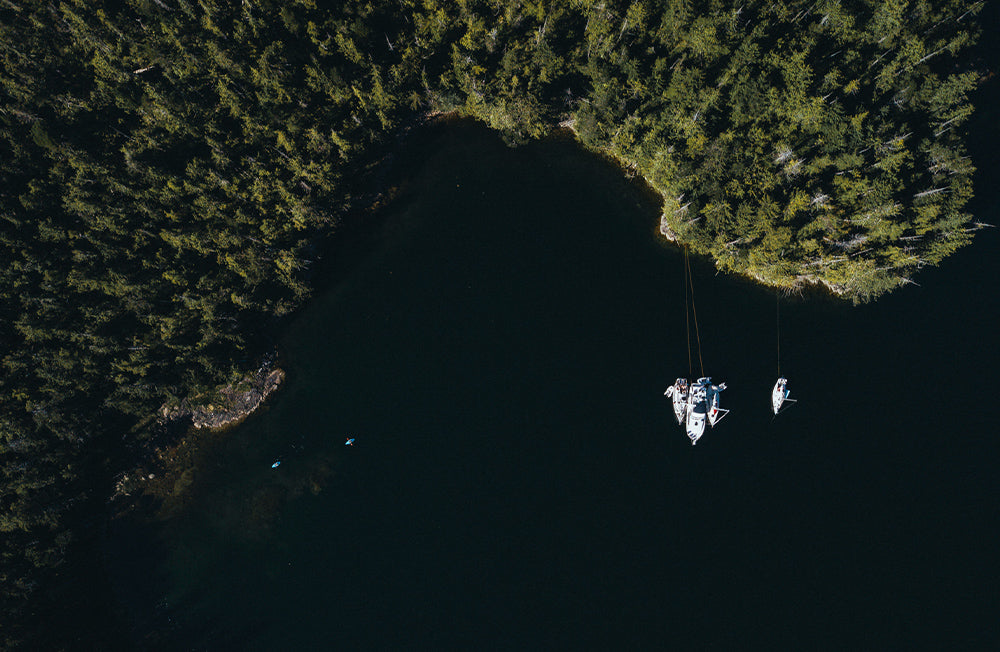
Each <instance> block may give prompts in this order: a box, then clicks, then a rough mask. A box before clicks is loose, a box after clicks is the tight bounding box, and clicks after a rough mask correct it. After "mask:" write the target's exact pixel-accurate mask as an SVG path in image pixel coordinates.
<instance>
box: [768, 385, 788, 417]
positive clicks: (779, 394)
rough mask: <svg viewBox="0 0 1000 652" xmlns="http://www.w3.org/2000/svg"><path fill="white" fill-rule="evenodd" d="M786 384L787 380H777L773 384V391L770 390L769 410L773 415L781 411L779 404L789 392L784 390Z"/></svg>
mask: <svg viewBox="0 0 1000 652" xmlns="http://www.w3.org/2000/svg"><path fill="white" fill-rule="evenodd" d="M787 382H788V380H787V379H785V378H779V379H778V382H776V383H774V389H772V390H771V410H773V411H774V413H775V414H777V413H778V412H779V411H780V410H781V404H782V403H784V402H785V399H787V398H788V394H789V391H788V390H787V389H786V388H785V384H786V383H787Z"/></svg>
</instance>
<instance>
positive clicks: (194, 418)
mask: <svg viewBox="0 0 1000 652" xmlns="http://www.w3.org/2000/svg"><path fill="white" fill-rule="evenodd" d="M284 379H285V372H284V371H282V370H281V369H272V368H269V367H268V368H263V367H262V368H261V369H260V370H258V371H257V372H256V373H255V374H253V375H252V376H250V377H249V378H247V379H245V380H244V381H243V382H241V383H239V384H238V385H227V386H226V387H223V388H222V389H221V390H219V398H218V399H217V400H216V402H214V403H208V404H205V405H196V406H191V405H190V403H189V402H188V401H187V400H185V401H182V402H181V404H180V405H178V406H175V407H173V408H168V407H167V406H165V405H164V406H163V407H162V408H160V416H161V417H162V418H163V419H164V420H168V421H174V420H177V419H184V418H188V417H190V419H191V422H192V424H193V425H194V427H195V428H210V429H213V430H214V429H217V428H224V427H226V426H232V425H235V424H237V423H239V422H240V421H242V420H243V419H245V418H247V417H248V416H249V415H250V414H252V413H253V412H254V411H255V410H256V409H257V408H258V407H260V404H261V403H263V402H264V399H265V398H267V397H268V395H270V394H271V392H273V391H274V390H276V389H277V388H278V386H279V385H280V384H281V381H283V380H284Z"/></svg>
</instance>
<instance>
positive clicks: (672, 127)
mask: <svg viewBox="0 0 1000 652" xmlns="http://www.w3.org/2000/svg"><path fill="white" fill-rule="evenodd" d="M982 4H983V3H982V2H968V1H963V2H958V1H954V0H941V1H935V2H930V1H929V0H917V1H906V0H809V1H792V2H784V3H772V2H759V1H753V0H741V1H739V2H728V1H722V0H715V1H712V0H709V1H705V2H689V1H685V0H635V1H631V2H629V1H618V0H600V1H595V0H563V1H561V2H558V1H541V0H524V1H518V0H458V1H457V2H445V1H439V0H394V1H393V2H383V1H381V0H368V1H361V0H346V1H344V2H337V3H330V4H329V6H327V5H326V4H325V3H322V2H319V1H314V0H243V1H242V2H225V1H223V0H54V1H53V2H45V3H36V2H26V1H19V0H3V1H0V93H2V100H0V250H2V256H3V261H4V265H2V266H0V274H2V282H0V292H2V301H3V303H2V313H0V341H2V350H0V355H2V363H3V374H2V381H0V383H2V384H0V469H2V473H3V480H2V486H0V532H2V533H3V536H2V538H3V541H4V544H3V548H2V555H3V560H2V569H3V570H2V577H0V579H2V580H3V584H4V586H5V596H6V598H8V599H9V600H12V601H17V600H20V599H21V598H23V597H24V596H25V595H27V594H29V593H31V591H32V590H33V589H34V587H35V586H36V579H35V578H36V577H38V574H37V573H36V572H35V571H34V569H35V568H48V567H54V566H57V565H58V564H59V563H60V560H61V559H62V555H63V551H64V549H65V548H66V546H67V545H69V542H70V541H71V540H72V525H71V523H72V518H71V517H72V514H73V513H74V509H78V508H79V506H80V505H81V504H85V503H86V502H87V500H89V499H91V498H93V496H91V495H90V493H89V492H92V489H87V487H93V486H94V482H93V481H92V479H90V478H91V477H92V476H93V475H94V474H100V473H106V472H107V469H106V468H105V467H104V466H102V463H101V462H100V461H99V458H100V454H99V453H97V452H96V451H98V449H99V448H100V447H101V446H103V445H105V444H102V443H100V442H102V441H103V440H102V435H106V434H108V433H109V432H110V433H113V434H114V441H116V442H117V441H118V440H119V439H120V438H121V432H127V431H128V430H129V428H130V427H131V426H133V425H134V424H136V423H138V422H140V421H142V419H144V418H145V417H148V416H149V415H150V414H152V413H153V412H154V411H155V410H156V409H157V408H158V406H160V405H162V404H163V403H164V402H165V401H178V400H180V399H181V398H184V397H186V396H190V395H191V394H192V393H193V392H196V391H203V390H204V389H205V388H211V387H214V386H217V385H219V384H220V383H224V382H227V381H231V380H232V379H233V378H237V377H239V376H240V375H241V374H245V373H246V371H247V370H248V369H252V368H253V367H254V365H255V364H256V363H257V360H258V358H259V356H260V354H261V353H262V351H263V350H264V348H265V343H264V342H265V341H266V337H267V335H266V334H267V333H268V332H269V331H270V329H272V328H273V326H274V324H275V323H277V321H279V320H280V319H281V318H282V317H283V316H285V315H288V314H289V313H290V312H291V311H293V310H294V309H295V308H296V307H297V306H299V305H301V304H302V302H303V301H304V300H305V299H306V298H307V297H308V296H309V292H310V277H309V272H310V266H311V265H313V264H314V263H315V261H316V259H317V257H318V256H319V255H320V254H321V253H322V251H321V243H322V242H323V241H324V238H325V237H326V236H327V235H328V234H330V233H332V232H334V231H335V230H336V228H337V225H338V222H339V221H340V220H341V219H342V218H343V216H344V215H345V214H347V212H348V211H350V210H351V209H356V208H358V207H361V206H363V204H364V203H365V202H366V201H367V200H368V198H366V196H365V195H364V193H363V192H361V191H360V190H359V188H361V187H362V186H361V184H360V182H361V181H362V180H363V179H364V178H365V175H366V174H369V173H370V172H371V171H372V170H374V169H377V166H378V161H379V160H380V158H381V157H382V156H384V154H385V152H387V151H389V150H390V149H391V147H392V144H393V142H394V138H395V137H396V136H397V135H398V134H399V133H400V132H401V130H403V129H404V128H405V127H407V126H409V125H412V124H414V123H415V122H416V121H418V120H419V119H420V118H421V116H425V115H427V114H428V113H429V112H438V111H455V112H458V113H459V114H461V115H466V116H471V117H474V118H477V119H479V120H482V121H483V122H485V123H486V124H488V125H489V126H491V127H493V128H495V129H497V130H499V131H500V132H502V133H503V135H504V136H505V138H506V139H507V140H508V141H509V142H511V143H518V142H523V141H525V140H528V139H532V138H538V137H541V136H544V135H545V134H546V133H549V132H550V131H551V130H552V129H554V128H556V126H557V125H560V124H562V125H564V126H571V127H572V129H573V130H574V131H575V132H576V134H577V135H578V137H579V138H580V140H581V141H582V142H583V143H585V144H586V145H587V146H588V147H590V148H592V149H594V150H596V151H599V152H602V153H606V154H608V155H610V156H612V157H614V158H615V159H617V160H619V161H620V162H621V163H622V164H623V165H625V166H627V167H628V168H631V169H632V170H634V171H635V172H637V173H638V174H640V175H641V176H642V177H643V178H645V179H646V180H647V181H648V183H649V184H650V185H651V186H652V187H653V188H654V189H655V190H656V191H657V192H659V193H660V194H661V195H662V197H663V211H662V219H661V225H660V228H661V231H662V232H663V233H664V234H665V235H666V236H667V237H669V238H671V239H674V240H676V241H677V242H678V243H681V244H683V245H686V246H689V247H690V248H691V249H692V250H693V251H695V252H697V253H701V254H704V255H708V256H711V257H712V258H713V259H714V260H715V261H716V264H717V265H718V266H719V267H720V268H721V269H723V270H726V271H730V272H734V273H738V274H745V275H749V276H752V277H754V278H756V279H758V280H760V281H761V282H764V283H767V284H770V285H774V286H779V287H799V286H802V285H804V284H810V283H818V284H824V285H826V286H827V287H828V288H830V289H831V290H832V291H834V292H835V293H837V294H839V295H842V296H844V297H846V298H848V299H851V300H854V301H864V300H868V299H871V298H874V297H877V296H879V295H880V294H882V293H884V292H886V291H889V290H891V289H893V288H895V287H898V286H900V285H903V284H906V283H908V282H911V279H912V276H913V274H914V273H915V272H916V271H917V270H919V269H920V268H922V267H924V266H927V265H933V264H935V263H937V262H939V261H940V260H942V259H943V258H944V257H945V256H947V255H948V254H950V253H952V252H953V251H955V250H956V249H957V248H959V247H961V246H962V245H964V244H967V243H968V242H969V241H970V239H971V233H972V231H974V230H975V229H976V228H977V226H978V225H977V224H976V223H975V222H974V220H973V218H972V216H971V215H969V214H968V213H966V212H965V206H966V204H967V202H968V201H969V199H970V197H971V187H972V185H971V179H972V173H973V171H974V170H973V166H972V163H971V161H970V160H969V158H968V156H967V155H966V153H965V149H964V145H963V140H964V138H965V132H964V129H963V127H964V124H965V123H966V121H967V120H968V118H969V116H970V114H971V111H972V107H971V105H970V103H969V99H968V97H969V93H970V92H971V91H972V90H973V89H974V88H975V87H976V86H977V84H978V82H979V80H980V78H981V76H982V73H981V71H979V70H977V69H976V68H975V67H974V66H973V65H972V63H971V59H970V57H969V56H968V48H969V46H970V45H972V44H973V42H974V40H975V38H976V36H977V34H978V28H977V26H976V24H975V17H976V15H977V13H978V12H979V10H980V8H981V7H982ZM116 445H117V444H116ZM8 604H12V602H11V603H8Z"/></svg>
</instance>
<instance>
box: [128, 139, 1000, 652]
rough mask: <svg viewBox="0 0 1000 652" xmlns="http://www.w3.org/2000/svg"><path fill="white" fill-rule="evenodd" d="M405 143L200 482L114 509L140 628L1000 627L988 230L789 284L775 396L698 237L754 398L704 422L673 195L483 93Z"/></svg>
mask: <svg viewBox="0 0 1000 652" xmlns="http://www.w3.org/2000/svg"><path fill="white" fill-rule="evenodd" d="M399 167H400V168H401V169H402V170H403V176H404V177H405V178H406V183H405V184H404V185H403V192H402V193H401V195H400V197H399V198H398V199H397V200H396V201H395V202H394V203H393V204H392V205H391V206H390V207H389V208H388V209H387V210H388V214H387V216H386V218H385V220H384V222H383V225H382V227H381V231H380V233H379V235H378V237H377V238H376V239H375V240H374V241H368V242H366V243H364V244H363V245H359V246H358V248H357V251H360V252H361V253H357V255H356V256H355V258H356V259H355V260H352V262H351V263H350V264H349V265H345V266H344V267H343V268H342V269H339V270H336V271H335V272H331V273H332V274H333V276H334V278H333V280H332V281H331V283H330V287H329V288H328V289H327V290H325V291H324V293H323V294H322V295H321V296H319V297H317V299H316V300H315V301H314V303H313V304H312V305H311V307H310V308H309V309H308V310H307V311H306V312H305V313H304V314H302V315H301V317H300V318H299V319H298V320H297V322H296V323H295V324H294V325H293V327H292V328H291V329H290V332H289V333H288V335H287V337H286V338H285V340H284V342H283V345H282V357H283V361H284V366H285V367H286V368H287V370H288V374H289V377H288V382H287V385H286V387H285V388H284V389H283V390H282V391H281V392H280V393H279V394H277V395H276V396H275V398H274V399H273V400H272V401H271V402H270V403H269V405H268V406H267V408H266V409H265V410H264V411H263V412H262V413H261V414H259V415H255V416H254V417H253V418H252V419H251V420H250V421H249V422H247V423H246V424H245V425H243V426H241V427H240V428H238V429H236V430H235V431H234V432H232V433H231V434H230V435H229V436H228V437H227V438H226V439H225V441H224V442H223V443H222V444H220V445H219V446H218V447H217V449H215V450H214V451H213V452H212V454H211V458H210V460H209V462H208V463H207V464H206V467H205V468H204V469H202V470H201V472H200V474H199V475H198V477H197V479H196V481H195V484H194V486H193V488H192V499H191V503H190V505H189V507H188V508H187V510H186V511H184V512H183V513H182V514H180V515H177V516H175V517H174V518H172V519H171V520H169V521H167V522H166V523H164V524H163V526H162V527H161V528H159V529H157V530H156V531H148V530H144V529H141V528H138V527H134V526H132V525H130V524H128V523H122V524H119V525H118V526H116V527H117V528H118V529H117V532H116V542H115V543H114V544H112V545H114V546H117V547H116V548H115V549H114V551H113V553H112V555H111V558H112V559H114V560H115V561H114V562H112V566H114V567H115V570H114V572H115V573H116V575H117V576H118V586H119V589H118V591H119V597H120V599H121V601H122V603H123V606H122V609H123V611H124V612H125V613H126V614H127V620H128V621H129V622H130V623H131V625H130V627H131V631H132V637H133V639H134V640H135V641H136V645H137V647H150V646H152V647H156V646H159V647H164V648H176V649H212V650H217V649H240V650H244V649H259V650H273V649H456V648H461V649H477V648H486V649H524V648H527V649H567V648H579V647H583V648H588V649H595V648H596V649H634V648H651V647H663V646H666V645H668V644H671V643H675V644H680V645H681V646H683V647H691V646H697V647H702V646H704V647H712V646H727V647H739V648H743V647H747V646H749V645H750V644H751V643H756V642H768V643H771V644H774V645H775V646H781V647H785V648H787V647H789V646H794V647H798V648H815V647H820V648H843V646H845V645H851V646H854V647H861V648H875V647H878V648H883V647H886V646H888V647H890V648H897V647H906V646H912V645H915V644H918V643H920V642H924V641H927V640H929V639H934V640H940V641H950V642H953V643H955V644H956V645H957V646H958V647H963V646H970V647H979V646H983V645H985V644H987V643H988V642H991V641H996V640H997V631H996V629H995V628H996V625H995V618H993V616H995V613H996V608H997V606H998V600H997V591H996V576H995V574H994V572H993V570H992V566H991V563H990V562H991V560H992V559H994V557H995V552H994V548H995V541H996V534H997V498H996V489H995V482H994V479H993V469H994V467H995V463H996V461H997V458H998V451H1000V444H998V442H997V437H996V430H997V429H996V427H995V426H994V425H993V423H994V420H995V416H994V415H993V414H992V408H993V406H994V404H995V401H994V400H993V398H992V395H993V392H992V391H991V389H990V387H989V383H990V382H991V379H992V378H993V376H994V373H993V372H995V370H996V369H997V366H998V365H997V363H998V357H1000V355H998V352H997V347H996V344H995V336H994V331H995V319H996V315H997V314H998V313H1000V305H998V303H1000V301H998V295H997V292H996V291H995V289H994V288H993V286H992V283H993V280H994V279H996V278H997V277H998V272H1000V269H998V267H1000V263H998V257H997V255H996V254H997V249H998V237H997V233H996V232H994V231H989V232H985V233H984V234H982V235H981V237H979V238H978V240H977V242H976V244H975V245H973V246H972V247H971V248H969V249H967V250H965V251H963V252H961V253H960V254H958V255H956V256H955V257H954V258H953V259H950V260H949V261H947V262H946V263H945V265H944V266H943V267H942V268H940V269H933V270H926V271H925V272H924V273H923V274H922V275H921V276H920V277H919V278H918V281H919V282H920V284H921V286H920V287H910V288H907V289H905V290H903V291H901V292H897V293H895V294H894V295H892V296H890V297H888V298H886V299H884V300H882V301H880V302H878V303H877V304H876V305H872V306H864V307H859V308H855V307H851V306H849V305H844V304H842V303H838V302H835V301H833V300H830V299H828V298H824V297H822V296H806V297H803V298H792V299H787V300H783V301H782V304H781V331H782V342H781V350H782V360H781V363H782V372H783V373H784V374H785V375H787V376H788V378H789V379H790V385H789V387H790V389H791V390H792V392H793V397H797V398H798V399H799V401H800V402H799V403H798V404H797V405H795V406H794V407H793V408H792V409H790V410H788V411H787V412H786V413H784V414H782V415H781V416H780V417H778V418H777V419H772V416H771V414H770V412H769V405H768V400H769V393H770V389H771V386H772V385H773V383H774V379H775V373H776V350H775V349H776V346H775V339H776V338H775V327H776V321H775V295H774V293H773V292H769V291H767V290H764V289H762V288H759V287H757V286H755V285H752V284H750V283H747V282H744V281H741V280H737V279H732V278H728V277H725V276H721V275H716V274H715V272H714V270H713V269H712V268H711V267H710V266H709V265H708V264H707V263H705V262H704V261H698V260H694V261H693V265H694V286H695V290H696V297H695V298H696V302H697V309H698V316H699V321H700V327H701V328H700V331H701V339H702V345H703V358H704V362H705V373H707V374H709V375H711V376H712V377H713V378H714V379H715V380H716V381H725V382H727V384H728V385H729V387H730V389H729V390H728V391H726V392H725V393H724V394H723V399H724V406H725V407H729V408H731V409H732V413H731V414H730V415H729V417H728V418H727V419H725V420H724V421H723V422H722V423H721V424H720V425H719V426H718V427H717V428H716V429H715V430H712V431H710V432H708V433H707V434H706V436H705V437H704V438H703V439H702V441H701V443H699V445H698V446H697V447H692V446H690V444H689V443H688V442H687V439H686V437H685V436H684V433H683V431H682V430H681V429H680V428H679V427H677V426H676V425H675V424H674V422H673V418H672V415H671V412H670V406H669V403H668V401H667V399H666V398H665V397H663V396H662V393H663V391H664V389H665V388H666V387H667V385H669V384H670V383H671V382H672V381H673V379H674V377H676V376H678V375H689V374H688V357H687V349H686V341H685V330H684V329H685V322H684V292H683V285H682V279H683V276H682V260H681V257H680V255H679V252H678V251H677V250H676V249H674V248H672V247H670V246H668V245H666V244H664V243H662V242H661V241H660V240H659V238H658V237H657V235H656V233H655V228H656V224H657V215H658V204H657V202H656V201H655V198H652V197H650V196H649V195H648V193H647V192H646V191H644V190H643V188H641V187H640V186H638V185H637V184H634V183H631V182H629V181H627V180H625V179H623V178H622V175H621V172H620V171H619V170H617V169H616V168H615V167H614V166H612V165H610V164H608V163H606V162H605V161H602V160H600V159H598V158H596V157H594V156H592V155H589V154H587V153H585V152H583V151H582V150H581V149H580V148H579V147H578V146H576V145H575V144H573V143H572V142H571V141H568V140H559V139H556V140H553V141H549V142H546V143H542V144H535V145H530V146H527V147H523V148H519V149H516V150H510V149H508V148H506V147H504V146H503V145H502V144H501V143H500V142H499V141H498V140H497V139H496V138H495V137H494V136H492V135H490V134H489V133H488V132H486V131H485V130H483V129H481V128H479V127H475V126H469V125H466V124H458V125H450V126H447V127H435V128H431V129H429V130H428V131H427V132H426V133H425V134H423V135H421V136H419V137H418V138H416V139H415V140H414V141H413V142H411V143H410V145H409V146H408V148H407V153H406V154H404V160H403V161H402V162H401V164H400V166H399ZM982 194H983V195H984V196H986V198H980V199H978V200H977V202H978V203H977V206H976V209H977V214H980V215H983V218H982V219H984V220H985V221H996V219H995V218H994V219H993V220H990V219H989V217H988V215H993V216H996V215H998V210H997V206H996V204H995V202H996V193H995V192H992V193H982ZM989 202H993V203H989ZM694 364H695V369H694V372H695V375H697V373H698V368H697V366H698V362H697V355H696V357H695V363H694ZM349 436H350V437H356V439H357V441H356V444H355V445H354V446H353V447H345V446H344V445H343V444H344V440H345V439H346V438H347V437H349ZM278 459H280V460H281V461H282V464H281V466H280V467H279V468H277V469H272V468H271V463H272V462H273V461H275V460H278Z"/></svg>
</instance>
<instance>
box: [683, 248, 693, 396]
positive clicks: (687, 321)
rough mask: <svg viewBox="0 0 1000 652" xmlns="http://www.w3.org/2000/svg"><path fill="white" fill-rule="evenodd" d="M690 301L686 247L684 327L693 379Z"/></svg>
mask: <svg viewBox="0 0 1000 652" xmlns="http://www.w3.org/2000/svg"><path fill="white" fill-rule="evenodd" d="M689 304H690V300H689V299H688V250H687V246H685V247H684V325H685V326H686V327H687V343H688V378H690V377H691V373H692V367H691V311H690V310H689V309H688V305H689Z"/></svg>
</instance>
